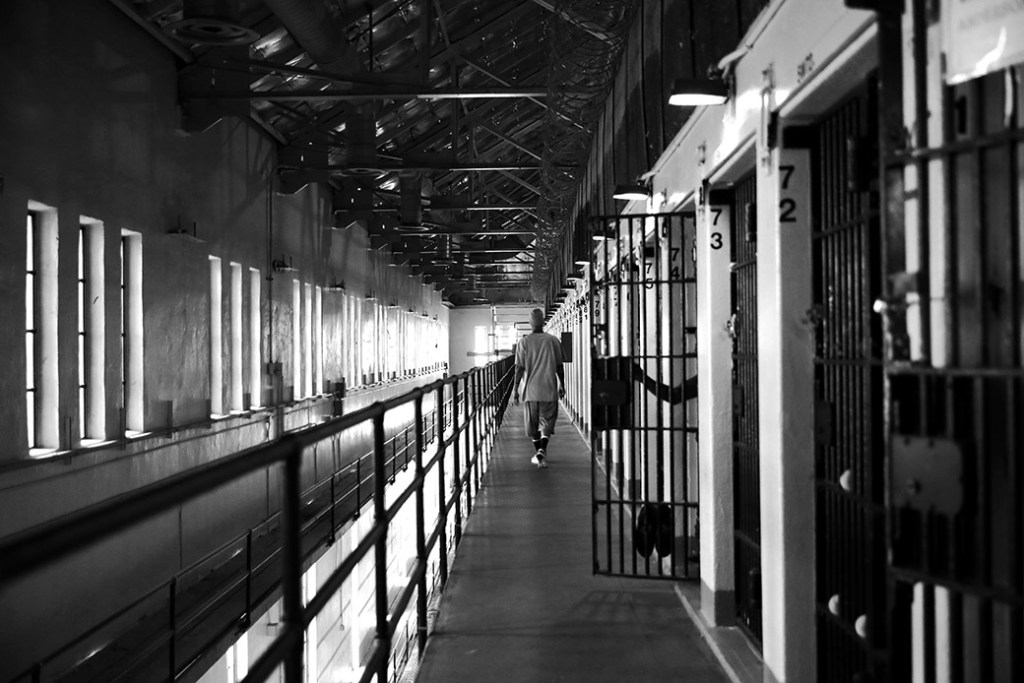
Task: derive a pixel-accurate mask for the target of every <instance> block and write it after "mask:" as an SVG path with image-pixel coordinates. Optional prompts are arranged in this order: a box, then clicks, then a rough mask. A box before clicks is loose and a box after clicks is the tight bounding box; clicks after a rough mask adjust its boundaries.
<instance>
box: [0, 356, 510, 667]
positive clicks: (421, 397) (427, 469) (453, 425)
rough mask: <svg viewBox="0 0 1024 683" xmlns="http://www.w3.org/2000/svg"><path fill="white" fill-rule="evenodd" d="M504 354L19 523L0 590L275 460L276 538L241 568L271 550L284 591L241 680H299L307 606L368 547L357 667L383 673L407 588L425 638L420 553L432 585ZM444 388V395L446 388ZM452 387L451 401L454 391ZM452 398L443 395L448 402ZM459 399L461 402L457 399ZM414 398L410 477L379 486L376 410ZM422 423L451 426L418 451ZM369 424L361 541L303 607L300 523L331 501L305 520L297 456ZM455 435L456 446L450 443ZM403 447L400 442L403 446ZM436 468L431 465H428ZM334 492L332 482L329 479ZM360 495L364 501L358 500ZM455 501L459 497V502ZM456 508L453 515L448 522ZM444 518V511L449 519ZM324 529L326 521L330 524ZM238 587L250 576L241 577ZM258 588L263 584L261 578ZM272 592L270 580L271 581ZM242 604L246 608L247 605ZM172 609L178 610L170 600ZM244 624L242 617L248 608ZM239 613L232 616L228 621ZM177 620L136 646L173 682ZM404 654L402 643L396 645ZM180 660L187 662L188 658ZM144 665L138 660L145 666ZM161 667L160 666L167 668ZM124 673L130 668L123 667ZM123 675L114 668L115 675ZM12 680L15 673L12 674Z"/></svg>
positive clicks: (490, 426)
mask: <svg viewBox="0 0 1024 683" xmlns="http://www.w3.org/2000/svg"><path fill="white" fill-rule="evenodd" d="M512 370H513V367H512V360H511V359H510V358H506V359H503V360H501V361H497V362H495V363H492V364H490V365H489V366H487V367H485V368H479V369H474V370H472V371H470V372H468V373H465V374H463V375H458V376H456V377H452V378H448V379H446V380H442V381H438V382H434V383H432V384H430V385H427V386H425V387H421V388H419V389H415V390H413V391H411V392H409V393H407V394H405V395H404V396H401V397H397V398H394V399H390V400H387V401H383V402H378V403H375V404H373V405H371V406H369V407H367V408H364V409H362V410H359V411H356V412H353V413H351V414H350V415H347V416H344V417H341V418H338V419H336V420H333V421H331V422H329V423H325V424H322V425H318V426H316V427H312V428H310V429H307V430H305V431H302V432H296V433H292V434H289V435H287V436H285V437H284V438H282V439H279V440H277V441H274V442H272V443H270V444H267V445H265V446H261V447H258V448H253V449H249V450H247V451H243V452H240V453H237V454H235V455H232V456H229V457H227V458H224V459H222V460H220V461H218V462H216V463H213V464H211V465H209V466H206V467H204V468H202V469H200V470H198V471H194V472H189V473H182V474H180V475H177V476H174V477H172V478H170V479H167V480H165V481H162V482H159V483H157V484H153V485H151V486H148V487H145V488H143V489H140V490H139V491H137V492H135V493H132V494H129V495H127V496H123V497H121V498H119V499H117V500H115V501H111V502H108V503H102V504H99V505H97V506H94V507H92V508H89V509H86V510H84V511H82V512H80V513H75V514H73V515H70V516H68V517H65V518H62V519H61V520H59V521H55V522H51V523H47V524H44V525H40V526H39V527H36V528H33V529H29V530H27V531H25V532H22V533H19V534H16V535H14V536H10V537H8V538H6V539H5V540H4V541H3V543H2V544H0V588H2V587H5V586H7V585H10V584H12V583H13V582H16V581H19V580H21V579H24V578H26V577H30V576H31V575H32V574H33V572H36V571H39V570H41V569H43V568H44V567H45V566H46V565H48V564H50V563H52V562H54V561H56V560H59V559H61V558H66V557H68V556H70V555H72V554H74V553H75V552H77V551H80V550H85V549H89V548H91V547H94V546H95V545H96V544H98V543H100V542H101V541H104V540H106V539H108V538H110V537H111V536H113V535H114V534H116V533H117V532H119V531H121V530H123V529H126V528H128V527H131V526H133V525H135V524H137V523H139V522H141V521H143V520H146V519H149V518H151V517H153V516H155V515H159V514H160V513H162V512H165V511H167V510H169V509H172V508H174V507H176V506H178V505H181V504H182V503H183V502H185V501H187V500H189V499H192V498H195V497H197V496H200V495H203V494H209V493H211V492H213V491H215V490H216V489H218V488H219V487H221V486H224V485H227V484H230V483H232V482H236V481H238V480H240V479H242V478H243V477H246V476H249V475H251V474H252V473H255V472H257V471H260V470H265V469H267V468H274V469H277V470H279V477H278V481H279V482H280V485H281V488H280V490H281V498H280V522H279V524H278V525H277V526H278V527H279V532H278V538H279V539H280V547H279V548H278V550H277V551H276V552H274V553H273V554H272V555H271V556H270V557H268V558H266V559H265V560H263V561H261V562H260V563H259V566H258V567H254V566H253V565H254V564H256V563H255V562H253V561H252V560H251V556H250V555H249V553H250V552H251V550H252V538H251V536H248V535H247V536H246V541H245V542H246V547H247V554H246V564H247V567H248V569H249V570H250V571H254V570H255V571H265V570H266V568H267V564H268V562H271V560H273V559H275V558H276V560H277V562H278V563H279V565H280V574H279V575H280V577H281V583H280V585H281V587H282V600H283V605H284V607H283V609H284V617H283V622H282V623H283V628H282V630H281V631H280V635H279V636H278V637H277V638H275V640H274V641H273V643H272V644H271V645H270V646H269V648H268V649H267V650H266V651H265V653H264V654H263V655H262V656H261V657H260V658H259V660H258V661H257V662H255V663H254V665H253V666H252V667H251V668H250V673H249V675H248V676H247V677H246V679H245V680H246V681H247V682H251V681H262V680H266V678H267V677H268V676H270V675H271V674H272V673H273V672H274V671H276V670H277V669H278V668H279V667H283V670H284V672H285V680H287V681H289V683H292V682H293V681H294V682H299V681H304V680H305V678H304V677H303V672H302V668H303V663H302V651H303V645H302V644H303V631H304V630H305V629H306V628H308V627H309V625H310V623H311V622H312V620H313V619H314V618H315V617H316V615H317V614H318V613H319V612H320V611H321V610H323V609H324V608H325V607H326V606H327V605H328V604H329V602H330V601H331V600H332V598H333V596H334V595H335V594H336V592H337V591H338V590H339V589H340V588H341V586H342V583H343V582H344V581H345V580H346V578H348V576H349V575H350V574H351V572H352V571H353V569H354V567H355V566H356V565H357V564H358V563H359V562H360V560H362V559H363V558H364V557H368V556H371V551H373V552H372V556H373V557H374V566H373V572H374V582H373V584H374V596H375V597H374V600H375V602H376V616H377V622H376V637H375V638H374V639H373V644H372V647H371V648H370V650H369V651H368V653H366V654H365V656H364V658H363V661H362V662H361V666H362V671H363V673H362V677H361V679H360V680H361V681H368V680H371V679H373V678H374V677H375V676H376V677H377V678H378V681H381V682H383V681H387V680H388V676H389V662H391V661H393V660H394V659H395V652H394V651H395V645H396V643H395V636H396V632H397V628H398V625H399V624H400V622H401V621H402V620H404V618H405V615H406V612H407V608H408V607H409V605H410V603H411V601H412V598H413V597H414V596H415V597H416V598H417V601H416V610H415V611H416V623H417V631H416V632H417V641H418V649H419V652H420V653H422V646H423V641H424V639H425V637H426V594H425V590H426V574H427V568H428V558H430V557H432V556H433V555H434V554H435V553H436V555H437V556H438V563H439V571H440V577H439V583H440V584H441V585H443V583H444V582H445V581H446V580H447V573H448V561H449V559H450V557H451V554H452V551H453V550H454V547H455V545H457V543H458V535H453V531H452V530H453V528H454V529H457V530H461V526H462V523H463V520H464V515H463V512H462V510H463V509H466V513H465V514H468V507H469V506H470V505H471V504H472V501H473V497H474V496H473V493H475V491H476V488H477V487H478V485H479V483H478V479H477V477H478V476H479V475H480V473H481V472H482V463H483V462H484V461H485V460H486V458H487V457H488V456H489V452H490V447H491V446H492V445H493V442H494V437H495V434H496V432H497V430H498V428H499V427H500V423H501V418H502V416H503V413H504V409H505V407H506V405H507V401H508V397H509V394H510V393H511V385H512ZM446 395H447V396H446ZM434 396H436V400H435V401H434V405H433V411H432V412H434V415H433V416H431V415H429V414H428V415H424V411H423V405H424V402H425V401H429V400H430V398H431V397H434ZM456 396H458V399H456V398H455V397H456ZM448 397H450V398H451V401H450V402H449V401H448V400H446V399H447V398H448ZM460 403H461V407H460ZM410 405H411V407H412V408H413V412H414V430H413V434H414V435H416V436H415V444H413V445H412V450H413V451H414V452H413V453H412V460H413V461H414V464H415V477H414V478H413V479H412V481H411V482H410V483H409V484H408V485H407V486H406V487H405V488H404V489H402V490H401V491H387V492H386V491H385V485H386V483H387V481H388V479H389V477H388V464H389V457H391V456H392V452H391V451H390V450H389V447H388V440H387V439H386V438H385V420H386V418H387V416H388V414H389V412H390V411H393V410H396V409H402V408H408V407H410ZM430 422H433V423H435V424H441V425H445V424H447V425H449V428H448V429H447V430H445V431H443V433H442V434H441V437H442V438H440V439H439V440H438V441H437V442H436V443H435V444H434V445H433V447H432V448H430V449H429V450H428V446H427V441H426V437H425V435H426V434H428V433H429V431H430V429H431V426H430V424H428V423H430ZM367 425H369V426H370V428H371V430H372V436H373V443H374V453H373V458H372V463H371V464H372V467H371V468H370V469H371V470H372V474H358V475H357V477H356V479H357V481H359V482H361V483H365V485H366V486H367V487H368V488H369V489H370V490H371V491H372V499H373V506H374V522H373V524H372V526H370V527H369V528H368V530H367V532H366V533H365V535H364V536H363V537H362V539H361V540H359V542H358V544H357V545H356V547H355V548H354V549H353V550H352V552H351V553H349V554H348V555H347V556H345V558H344V559H343V560H342V562H341V563H340V565H339V566H338V567H337V568H336V569H335V570H334V571H333V572H332V573H331V574H330V575H329V576H328V577H327V578H326V580H324V581H323V583H322V584H321V587H320V589H319V590H318V591H317V593H316V594H315V596H313V597H312V598H310V599H309V600H308V602H307V604H306V605H305V607H303V605H302V601H301V590H300V587H301V574H302V571H301V567H302V563H303V561H304V559H306V557H307V556H308V553H306V552H304V551H305V548H306V540H307V539H306V538H304V535H305V534H304V532H305V531H306V530H307V529H308V528H309V526H310V525H311V524H316V523H319V522H322V521H323V518H324V517H325V516H327V515H329V516H330V518H331V520H332V526H333V522H334V514H335V511H334V509H333V505H332V508H331V510H330V511H329V512H326V513H323V514H318V515H316V516H315V517H316V519H315V520H312V519H308V518H307V510H306V509H305V508H306V506H305V505H303V504H301V501H303V500H304V499H305V496H306V492H304V491H303V490H302V479H303V466H304V465H306V466H308V465H309V464H310V459H311V458H315V457H316V452H315V451H316V449H317V448H318V447H319V446H323V447H324V448H323V450H324V451H327V452H331V451H332V449H333V447H334V444H335V443H336V440H337V438H338V437H339V436H340V435H342V434H344V433H345V432H347V431H349V430H352V429H360V428H362V427H365V426H367ZM460 443H461V444H463V448H462V451H461V452H462V455H461V456H460V455H459V449H458V446H459V444H460ZM407 450H408V449H407ZM435 472H436V474H435ZM435 477H436V483H437V490H438V491H439V492H440V495H439V496H438V509H437V511H436V517H435V518H434V519H429V520H428V518H427V517H426V515H427V511H426V510H425V509H424V505H423V501H424V497H423V493H424V487H425V486H432V484H431V483H430V482H428V479H429V480H434V479H435ZM331 490H332V496H333V494H334V481H333V479H332V483H331ZM414 498H415V500H416V510H415V516H416V525H417V533H416V536H417V540H416V542H417V548H416V562H415V566H413V567H412V568H411V569H410V571H409V576H408V579H407V580H406V583H405V585H403V586H389V585H388V580H389V578H388V556H387V553H388V552H389V548H390V545H389V543H388V534H389V531H388V529H389V527H390V526H391V525H392V523H393V522H394V520H395V518H396V517H397V516H398V515H399V514H400V513H402V510H403V508H404V506H405V505H406V503H408V502H409V501H410V500H412V499H414ZM364 500H365V499H364ZM460 501H462V502H464V503H465V505H464V507H461V508H460ZM452 517H454V520H452ZM449 520H451V521H452V523H451V524H449ZM332 532H333V529H332ZM246 585H247V586H248V584H246ZM262 586H263V589H265V588H266V583H265V582H264V583H263V584H262ZM170 588H171V595H172V596H174V595H176V592H175V582H174V581H173V580H172V582H171V584H170ZM270 590H273V589H272V588H271V589H270ZM245 596H246V604H247V605H250V604H253V601H254V600H256V598H257V596H254V595H251V594H250V591H249V589H248V587H247V588H246V591H245ZM247 609H248V608H247ZM170 614H171V615H172V620H173V615H175V614H179V612H178V610H177V609H176V606H175V605H174V600H173V598H172V604H171V606H170ZM245 616H246V619H245V620H244V621H243V622H242V623H244V624H245V625H248V624H249V623H251V621H252V619H251V617H249V615H248V614H246V615H245ZM237 623H238V622H237V621H235V622H234V624H235V625H237ZM176 634H177V630H176V629H175V628H173V621H172V628H171V629H170V630H169V631H164V632H160V631H158V632H156V633H154V636H153V638H154V641H155V643H156V644H155V647H156V649H155V650H154V649H153V648H154V643H152V642H151V643H148V644H146V645H145V646H144V647H143V648H142V649H144V650H145V651H146V652H147V653H149V654H151V655H154V656H151V657H148V659H147V661H146V662H145V663H146V664H147V665H148V666H150V667H151V666H152V664H153V662H154V661H157V660H156V659H155V653H157V652H163V655H164V661H166V662H167V665H168V666H169V675H170V678H171V679H172V680H173V679H175V678H176V677H178V676H180V675H181V674H182V672H183V671H184V670H185V669H186V668H187V667H188V666H191V661H192V660H193V659H194V657H190V656H187V653H185V652H183V651H182V650H181V649H180V648H179V647H176V644H177V641H176ZM405 650H406V651H407V652H408V650H409V648H408V647H407V646H406V647H405ZM185 660H188V661H187V662H186V661H185ZM147 670H148V669H147ZM167 671H168V670H165V673H166V672H167ZM41 674H42V668H41V667H39V666H36V667H33V668H32V670H31V671H29V672H26V676H25V677H24V680H38V677H39V676H40V675H41ZM129 676H130V674H129ZM121 677H122V678H123V677H124V675H121ZM17 680H22V679H21V678H19V679H17Z"/></svg>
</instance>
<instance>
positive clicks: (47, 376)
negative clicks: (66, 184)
mask: <svg viewBox="0 0 1024 683" xmlns="http://www.w3.org/2000/svg"><path fill="white" fill-rule="evenodd" d="M25 251H26V269H25V323H26V324H25V361H26V364H25V386H26V400H25V403H26V408H27V409H28V414H27V416H26V417H27V419H26V428H27V434H28V447H29V449H30V450H29V454H30V455H33V456H35V455H46V454H48V453H50V452H52V451H53V450H55V449H56V448H57V447H58V446H59V445H60V420H59V414H58V405H59V404H58V382H59V378H58V374H57V212H56V211H55V210H54V209H52V208H50V207H47V206H44V205H42V204H39V203H37V202H29V205H28V218H27V221H26V250H25Z"/></svg>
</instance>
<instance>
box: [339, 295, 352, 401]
mask: <svg viewBox="0 0 1024 683" xmlns="http://www.w3.org/2000/svg"><path fill="white" fill-rule="evenodd" d="M348 309H349V297H348V294H344V293H343V294H342V295H341V375H342V378H343V379H344V380H345V382H346V383H347V384H349V385H351V384H352V345H351V344H350V343H349V340H348V331H349V321H348Z"/></svg>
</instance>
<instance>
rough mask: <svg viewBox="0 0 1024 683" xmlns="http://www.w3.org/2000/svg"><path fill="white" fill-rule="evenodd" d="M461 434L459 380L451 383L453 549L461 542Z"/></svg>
mask: <svg viewBox="0 0 1024 683" xmlns="http://www.w3.org/2000/svg"><path fill="white" fill-rule="evenodd" d="M461 442H462V434H461V433H460V432H459V380H458V379H456V380H455V381H454V382H453V383H452V446H453V448H454V450H453V451H452V462H453V463H455V465H454V466H455V471H454V472H453V474H454V476H455V539H454V544H455V547H456V548H458V547H459V543H460V542H461V541H462V463H461V462H459V457H460V452H461V450H462V449H461V448H459V446H460V445H461Z"/></svg>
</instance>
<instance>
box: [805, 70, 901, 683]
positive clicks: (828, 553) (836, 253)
mask: <svg viewBox="0 0 1024 683" xmlns="http://www.w3.org/2000/svg"><path fill="white" fill-rule="evenodd" d="M872 83H873V81H869V85H868V87H867V88H865V90H864V91H863V92H862V93H858V94H857V95H855V96H853V97H851V98H849V99H848V100H847V101H845V102H844V103H842V104H841V105H839V106H838V107H837V108H836V109H835V110H834V111H833V112H831V113H830V114H828V115H827V116H825V117H824V118H823V119H822V120H821V121H819V122H818V124H817V125H816V126H815V127H814V130H813V138H812V139H813V146H812V149H813V164H814V166H813V168H814V186H813V193H814V195H813V196H814V227H813V232H812V258H813V264H814V265H813V286H812V291H813V297H814V298H813V301H814V305H813V308H812V309H811V311H810V312H809V314H808V320H809V321H810V322H811V323H812V324H813V325H814V328H815V355H814V378H815V425H816V431H815V437H816V438H815V444H816V458H815V509H816V517H817V519H816V524H815V543H816V556H817V575H816V578H817V583H816V586H817V590H816V603H817V604H816V614H817V634H818V678H819V680H821V681H835V682H837V683H838V682H839V681H843V682H846V681H850V680H855V679H857V678H859V679H860V680H872V679H873V678H872V677H873V675H874V672H875V671H876V670H877V669H878V663H879V661H878V660H879V655H880V653H881V652H883V651H884V643H883V642H882V641H881V637H882V630H881V629H878V628H872V629H871V630H870V636H869V632H868V629H867V625H868V624H872V625H874V624H880V623H881V622H882V620H883V618H884V609H885V564H886V563H885V526H884V508H883V504H884V482H885V477H884V457H885V456H884V453H885V444H884V439H883V434H884V432H883V428H882V425H883V412H882V408H883V402H882V334H881V332H882V331H881V324H880V321H879V320H878V317H877V316H876V315H875V314H874V313H873V312H872V304H873V302H874V301H875V299H876V298H877V297H878V296H879V293H880V290H881V264H880V260H879V259H880V251H879V250H880V240H879V192H878V166H877V158H878V152H877V150H878V146H877V143H876V141H877V139H878V126H877V107H876V104H875V103H876V100H875V96H874V93H875V89H874V87H872Z"/></svg>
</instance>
